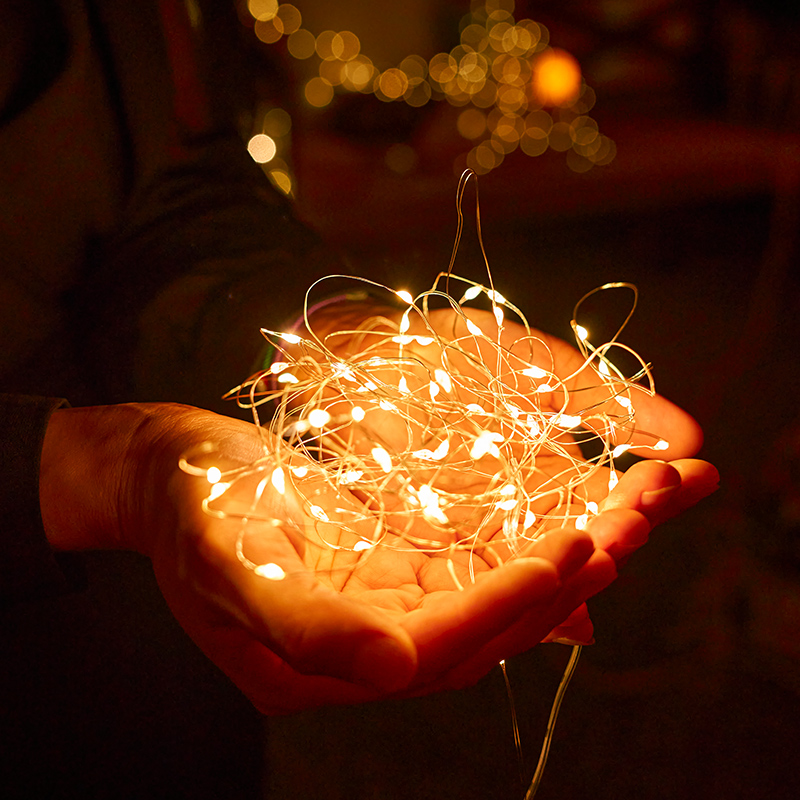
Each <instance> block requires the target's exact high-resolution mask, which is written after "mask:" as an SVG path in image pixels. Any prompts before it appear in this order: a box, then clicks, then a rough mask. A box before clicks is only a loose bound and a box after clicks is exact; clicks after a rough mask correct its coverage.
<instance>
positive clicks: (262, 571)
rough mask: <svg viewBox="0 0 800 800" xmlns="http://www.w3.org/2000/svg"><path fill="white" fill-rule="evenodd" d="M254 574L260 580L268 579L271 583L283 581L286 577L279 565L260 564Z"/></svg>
mask: <svg viewBox="0 0 800 800" xmlns="http://www.w3.org/2000/svg"><path fill="white" fill-rule="evenodd" d="M253 572H255V574H256V575H258V576H259V578H266V579H267V580H270V581H282V580H283V579H284V578H285V577H286V573H285V572H284V571H283V567H281V566H279V565H278V564H259V565H258V566H257V567H256V568H255V569H254V570H253Z"/></svg>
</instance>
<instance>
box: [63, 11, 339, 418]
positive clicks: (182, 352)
mask: <svg viewBox="0 0 800 800" xmlns="http://www.w3.org/2000/svg"><path fill="white" fill-rule="evenodd" d="M219 5H220V4H214V3H200V4H199V6H198V8H201V9H204V14H203V15H202V16H203V19H206V22H207V23H209V24H210V23H211V22H213V21H214V20H213V19H212V18H211V17H210V16H209V14H210V12H211V10H212V9H213V8H214V7H215V6H219ZM96 8H97V13H98V24H97V30H96V38H97V40H98V41H99V42H101V43H104V46H103V47H101V48H100V49H101V50H103V51H107V53H108V55H107V61H106V70H107V72H108V74H109V75H111V76H112V80H111V87H112V92H113V95H114V96H115V97H116V99H117V102H118V105H119V110H120V119H121V122H120V126H121V130H122V131H123V134H124V136H123V139H124V140H125V141H127V142H128V147H127V150H126V153H127V156H126V159H125V161H126V163H127V164H128V166H129V171H130V173H131V174H130V181H129V188H130V192H129V195H128V199H127V200H126V202H125V206H124V210H123V212H122V214H121V216H120V220H121V221H120V224H119V226H118V227H116V228H115V230H114V231H113V232H112V233H111V234H110V235H104V236H103V238H102V239H100V240H97V241H94V242H93V243H92V247H91V250H90V253H89V259H88V264H87V270H86V273H85V275H84V276H83V280H82V281H81V282H80V285H79V286H78V287H76V289H75V291H74V292H73V293H72V294H71V296H70V298H69V301H70V304H71V309H70V310H71V313H72V315H73V324H72V329H73V330H75V331H77V334H78V346H79V348H82V350H83V358H82V365H81V366H82V367H83V368H84V369H85V370H86V371H87V374H86V376H85V379H86V381H85V382H86V384H87V385H88V386H91V387H94V389H95V395H94V397H93V398H92V400H93V401H98V402H123V401H129V400H139V401H159V400H169V401H180V402H186V403H191V404H194V405H199V406H203V407H206V408H212V409H214V410H217V411H222V412H235V411H236V409H235V406H234V404H231V403H222V402H221V401H220V398H221V396H222V395H223V394H224V393H225V392H227V391H228V390H229V389H231V388H232V387H233V386H235V385H236V384H238V383H240V382H241V381H243V380H244V379H245V378H247V377H248V376H249V374H250V370H251V368H252V367H253V365H254V363H255V362H256V360H257V356H258V353H259V352H260V351H261V350H262V349H263V348H264V345H265V342H264V339H263V338H262V337H261V335H260V333H259V328H261V327H278V326H280V325H281V324H283V323H285V322H286V321H287V319H289V318H290V317H291V315H292V314H293V313H296V312H297V310H298V309H300V308H301V307H302V304H303V295H304V291H305V289H306V288H307V287H308V286H309V285H310V284H311V283H312V282H313V281H314V279H315V278H316V277H318V276H320V275H322V274H323V273H328V272H330V271H334V272H336V271H339V270H338V269H337V268H335V267H333V266H331V263H330V262H329V261H328V259H327V257H326V256H325V255H324V251H323V248H322V247H321V246H320V242H319V240H318V239H317V237H316V236H315V235H314V234H313V233H312V232H310V231H309V230H308V229H307V228H305V227H304V226H303V225H301V224H300V223H299V222H298V221H297V220H296V219H295V217H294V215H293V213H292V210H291V206H290V204H289V202H288V201H287V200H286V198H285V197H283V196H282V195H280V194H279V193H278V192H277V190H275V189H274V188H273V187H272V186H271V185H270V183H269V181H268V180H267V178H266V177H265V175H264V174H263V172H262V170H261V169H260V167H258V166H257V165H256V164H255V163H254V162H253V160H252V159H251V158H250V156H249V155H248V153H247V150H246V148H245V146H244V143H243V141H242V139H241V138H240V137H239V135H238V133H237V126H236V124H235V122H236V120H235V119H234V118H233V117H234V115H233V113H232V111H231V109H230V108H229V107H228V103H227V101H226V100H225V96H226V95H227V94H228V92H222V91H219V90H217V91H215V90H214V89H215V87H214V85H213V84H214V81H213V80H212V77H213V74H214V73H219V74H225V73H227V74H229V75H230V74H231V70H230V69H229V68H228V69H222V67H221V66H220V68H219V69H217V62H219V64H220V65H221V64H222V62H226V61H229V60H230V59H229V56H231V55H234V54H235V52H236V46H235V43H234V42H231V41H228V43H227V46H223V45H224V42H223V43H220V45H219V46H217V47H215V48H211V45H212V44H214V43H215V42H216V40H217V35H216V34H217V33H218V31H217V26H216V25H215V27H214V30H213V31H211V30H210V29H209V30H206V31H205V33H206V35H205V36H204V37H203V36H199V37H198V30H199V31H200V32H202V30H203V26H202V25H201V26H200V28H196V27H193V26H192V25H190V24H189V23H188V21H187V19H186V12H185V7H184V4H183V3H181V2H178V0H167V1H166V2H161V3H157V4H156V3H152V2H150V3H136V4H131V3H125V2H121V0H111V2H107V3H102V4H97V6H96ZM229 10H231V9H229ZM232 16H233V18H234V19H233V23H234V24H235V25H236V26H237V27H238V28H240V27H241V25H240V24H239V22H238V20H237V19H236V18H235V14H232ZM212 49H213V50H214V52H218V53H220V55H219V58H218V59H217V60H215V58H213V57H212V56H213V55H214V53H212ZM145 56H146V58H145ZM143 64H145V65H146V70H145V69H144V66H143ZM210 66H213V67H214V69H213V70H212V69H210ZM143 70H144V71H143ZM143 75H144V76H146V77H147V80H143ZM240 76H241V77H240V82H241V83H246V82H247V78H246V73H240ZM217 89H219V87H217Z"/></svg>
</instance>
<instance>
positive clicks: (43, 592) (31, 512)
mask: <svg viewBox="0 0 800 800" xmlns="http://www.w3.org/2000/svg"><path fill="white" fill-rule="evenodd" d="M64 404H65V401H64V400H57V399H51V398H38V397H26V396H20V395H5V394H0V418H2V420H3V425H2V426H0V453H2V454H3V458H2V460H0V508H2V509H3V517H4V519H3V535H2V536H0V604H2V603H7V602H10V601H11V600H19V599H27V598H31V597H42V596H47V595H53V596H55V595H59V594H63V593H64V592H67V591H69V590H70V588H72V587H73V586H74V583H73V582H72V576H71V575H70V576H68V575H67V574H65V571H64V568H63V567H64V566H65V563H64V562H63V561H62V563H61V564H59V562H58V560H57V557H56V556H55V554H54V553H53V552H52V550H51V549H50V546H49V544H48V542H47V538H46V537H45V533H44V529H43V528H42V518H41V514H40V511H39V458H40V455H41V450H42V443H43V441H44V432H45V429H46V427H47V421H48V420H49V419H50V415H51V414H52V413H53V411H55V409H57V408H60V407H62V406H63V405H64Z"/></svg>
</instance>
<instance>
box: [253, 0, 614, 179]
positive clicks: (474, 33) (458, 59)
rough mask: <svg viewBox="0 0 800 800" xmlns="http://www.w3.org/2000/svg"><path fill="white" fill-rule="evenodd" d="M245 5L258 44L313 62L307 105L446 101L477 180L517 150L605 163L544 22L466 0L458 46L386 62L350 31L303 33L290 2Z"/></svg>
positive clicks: (505, 6) (600, 140)
mask: <svg viewBox="0 0 800 800" xmlns="http://www.w3.org/2000/svg"><path fill="white" fill-rule="evenodd" d="M247 8H248V11H249V14H250V16H251V18H252V21H253V25H254V32H255V34H256V36H257V37H258V38H259V39H260V40H261V41H262V42H264V43H266V44H269V45H274V44H277V43H279V42H281V41H284V42H285V46H286V49H287V51H288V53H289V55H290V56H291V57H292V58H294V59H296V60H299V61H303V62H307V63H308V62H314V63H315V64H316V74H315V75H311V77H309V78H307V80H306V81H305V84H304V86H303V98H304V100H305V101H306V103H307V105H308V106H310V107H312V108H317V109H319V108H325V107H326V106H328V105H329V104H330V103H331V102H332V101H333V99H334V97H335V96H336V94H337V93H361V94H374V95H375V97H377V98H378V99H379V100H381V101H383V102H387V103H390V102H405V103H406V104H408V105H410V106H412V107H415V108H419V107H422V106H424V105H426V104H427V103H428V102H431V101H446V102H448V103H449V104H451V105H453V106H456V107H459V108H462V109H463V110H462V111H461V112H460V114H459V116H458V118H457V121H456V128H457V130H458V133H459V134H460V135H461V136H462V137H463V138H464V139H466V140H467V141H468V142H469V143H470V145H471V149H469V151H468V152H467V155H466V166H467V167H468V168H469V169H471V170H473V171H474V172H475V173H476V174H479V175H480V174H484V173H487V172H489V171H491V170H492V169H495V168H496V167H498V166H500V164H502V162H503V160H504V159H505V157H506V156H507V155H508V154H509V153H512V152H514V151H515V150H517V149H518V148H519V149H521V150H522V151H523V152H524V153H525V154H526V155H528V156H531V157H535V156H539V155H542V154H543V153H544V152H546V151H547V150H548V149H553V150H556V151H559V152H565V153H567V164H568V165H569V166H570V168H571V169H573V170H574V171H576V172H585V171H587V170H589V169H591V168H592V167H593V166H596V165H605V164H608V163H610V162H611V161H612V160H613V159H614V156H615V154H616V147H615V146H614V143H613V141H612V140H610V139H608V137H606V136H604V135H603V134H602V133H600V131H599V127H598V125H597V122H596V121H595V120H594V119H593V118H592V117H590V116H589V112H590V111H591V109H592V107H593V106H594V102H595V94H594V91H593V90H592V89H591V87H589V86H588V85H587V84H586V83H585V81H584V80H583V78H582V76H581V70H580V66H579V64H578V62H577V61H576V60H575V58H574V57H573V56H571V55H570V54H569V53H567V52H566V51H564V50H560V49H557V48H553V47H551V46H550V44H549V39H550V34H549V32H548V30H547V28H546V27H545V26H544V25H542V24H541V23H538V22H535V21H533V20H531V19H521V20H517V19H516V18H515V16H514V10H515V3H514V0H485V1H484V2H473V3H472V7H471V9H470V11H469V12H468V13H467V14H466V15H464V17H462V19H461V21H460V23H459V33H460V35H459V43H458V44H457V45H455V46H454V47H453V48H452V49H451V50H450V51H448V52H440V53H436V54H435V55H434V56H432V57H431V58H429V59H426V58H424V57H422V56H420V55H417V54H411V55H408V56H406V57H405V58H403V59H402V60H401V61H400V62H399V63H398V64H396V65H388V66H387V65H379V64H378V63H377V61H376V60H373V59H372V58H370V57H369V56H367V55H366V54H364V53H362V52H361V42H360V40H359V38H358V36H357V35H356V34H355V33H353V32H352V31H331V30H327V31H323V32H321V33H319V34H314V33H312V32H311V31H309V30H307V29H306V28H304V27H303V26H302V25H303V16H302V12H301V10H300V9H299V8H298V7H297V6H295V5H293V4H291V3H278V2H277V0H249V2H248V4H247ZM274 111H280V109H273V110H272V111H270V113H273V112H274ZM283 113H285V112H283ZM269 127H270V123H269V122H268V121H267V120H266V119H265V121H264V124H263V130H262V131H259V132H257V133H256V134H255V135H254V136H253V138H252V139H251V142H250V145H249V147H250V149H251V152H253V150H254V149H256V150H257V151H258V148H257V147H256V146H255V145H253V139H255V138H256V137H259V136H262V135H268V136H274V135H275V134H274V133H271V132H270V130H268V128H269ZM287 136H288V130H287V131H285V132H282V133H279V134H278V139H277V141H278V144H277V150H278V151H283V150H285V147H283V145H282V141H281V140H282V139H284V140H285V138H286V137H287ZM262 146H263V143H262V144H261V145H259V147H262ZM390 156H391V157H390ZM254 158H256V156H255V155H254ZM387 159H388V163H389V166H390V168H392V169H395V170H396V171H398V172H401V173H402V172H407V171H408V170H410V169H411V168H413V164H414V162H415V158H414V154H413V151H412V152H411V153H408V152H407V151H406V150H402V151H392V152H391V153H390V154H387ZM256 160H258V158H256ZM267 162H269V163H270V166H269V167H268V168H267V174H268V175H269V176H270V178H271V179H272V181H273V183H274V184H275V185H276V186H278V188H279V189H281V190H282V191H284V192H285V193H287V194H290V193H291V191H292V185H291V179H290V177H289V173H288V170H287V167H286V164H285V162H284V161H283V160H280V159H279V160H278V161H276V162H275V163H272V159H271V158H270V159H267V160H266V161H262V162H260V163H265V164H266V163H267Z"/></svg>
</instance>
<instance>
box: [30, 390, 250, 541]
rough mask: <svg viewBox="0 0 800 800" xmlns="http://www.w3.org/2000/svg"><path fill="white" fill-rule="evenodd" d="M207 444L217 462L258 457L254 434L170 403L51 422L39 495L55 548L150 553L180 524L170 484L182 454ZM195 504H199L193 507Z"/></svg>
mask: <svg viewBox="0 0 800 800" xmlns="http://www.w3.org/2000/svg"><path fill="white" fill-rule="evenodd" d="M206 441H211V442H214V443H215V445H217V446H218V449H219V452H220V457H221V458H224V459H230V460H231V461H232V462H234V463H238V464H242V463H250V461H252V460H255V459H256V458H257V457H258V456H259V455H260V452H261V450H260V445H261V439H260V438H259V437H258V436H257V435H255V429H254V428H253V426H252V425H249V424H247V423H244V422H240V421H238V420H233V419H229V418H227V417H223V416H220V415H218V414H213V413H211V412H209V411H204V410H201V409H197V408H193V407H191V406H183V405H177V404H167V403H142V404H128V405H116V406H96V407H91V408H72V409H64V410H62V411H57V412H56V413H54V414H53V415H52V417H51V420H50V424H49V425H48V428H47V432H46V434H45V439H44V447H43V450H42V460H41V470H40V476H39V497H40V503H41V513H42V520H43V523H44V529H45V533H46V534H47V538H48V541H49V542H50V545H51V546H52V547H53V548H54V549H55V550H86V549H122V550H136V551H137V552H140V553H143V554H144V555H148V556H149V555H151V554H152V552H153V547H154V544H155V541H156V540H157V538H158V537H159V536H161V535H165V534H169V533H170V532H172V531H173V529H174V528H175V527H176V525H177V524H178V521H177V517H178V515H179V513H180V508H179V504H178V503H177V502H176V501H175V499H174V497H173V492H172V488H173V484H174V482H175V481H176V480H183V479H185V478H186V476H183V475H181V473H180V471H179V468H178V462H179V459H180V458H181V456H182V455H184V454H186V453H187V452H188V451H190V450H192V449H193V448H195V447H197V446H199V445H201V444H202V443H204V442H206ZM198 505H199V501H198Z"/></svg>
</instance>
